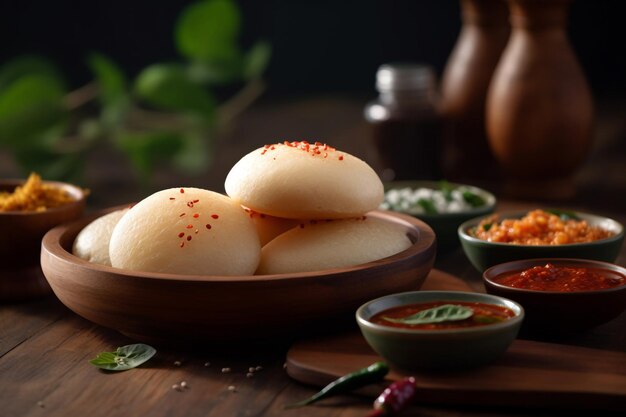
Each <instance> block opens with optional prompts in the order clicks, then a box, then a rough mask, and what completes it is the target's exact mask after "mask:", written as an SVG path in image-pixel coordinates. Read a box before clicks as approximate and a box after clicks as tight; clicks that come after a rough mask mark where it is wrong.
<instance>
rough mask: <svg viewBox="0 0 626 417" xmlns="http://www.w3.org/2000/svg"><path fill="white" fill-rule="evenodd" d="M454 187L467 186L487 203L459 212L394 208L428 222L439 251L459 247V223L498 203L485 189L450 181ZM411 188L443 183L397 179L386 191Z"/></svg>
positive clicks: (438, 187) (491, 211)
mask: <svg viewBox="0 0 626 417" xmlns="http://www.w3.org/2000/svg"><path fill="white" fill-rule="evenodd" d="M450 185H451V186H452V187H459V186H463V187H467V188H469V190H470V191H472V192H473V193H474V194H477V195H479V196H481V197H482V198H483V199H484V200H485V201H486V204H485V205H484V206H480V207H475V208H472V209H470V210H466V211H461V212H457V213H439V214H426V213H416V212H415V211H412V210H410V209H409V210H394V209H388V210H391V211H397V212H400V213H404V214H408V215H410V216H413V217H417V218H418V219H420V220H422V221H423V222H425V223H426V224H428V225H429V226H430V227H431V228H432V229H433V230H434V231H435V235H436V236H437V251H438V252H439V253H444V252H449V251H451V250H453V249H456V248H458V247H459V238H458V236H457V229H458V227H459V225H460V224H461V223H463V222H465V221H467V220H469V219H472V218H474V217H477V216H482V215H486V214H489V213H493V210H494V208H495V205H496V198H495V196H494V195H493V194H491V193H490V192H488V191H485V190H483V189H481V188H478V187H474V186H471V185H464V184H456V183H450ZM402 188H411V189H413V190H416V189H418V188H429V189H433V190H438V189H440V188H441V183H440V182H438V181H395V182H388V183H385V192H387V191H389V190H392V189H402Z"/></svg>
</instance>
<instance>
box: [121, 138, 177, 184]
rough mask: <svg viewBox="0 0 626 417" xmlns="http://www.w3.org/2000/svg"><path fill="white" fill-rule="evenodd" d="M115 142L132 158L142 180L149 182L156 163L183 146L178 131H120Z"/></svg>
mask: <svg viewBox="0 0 626 417" xmlns="http://www.w3.org/2000/svg"><path fill="white" fill-rule="evenodd" d="M115 144H116V145H117V147H118V148H119V149H120V150H122V151H123V152H124V153H125V154H126V155H127V156H128V158H129V159H130V162H131V164H132V165H133V167H134V168H135V169H136V170H137V171H138V172H139V174H140V176H141V179H142V181H144V182H147V181H148V179H149V177H150V175H151V174H152V171H153V169H154V166H155V164H156V163H157V162H158V161H160V160H165V159H169V158H171V157H172V155H175V154H177V153H178V152H179V150H180V149H181V148H182V146H183V139H182V137H181V134H180V133H176V132H127V131H126V132H120V133H119V134H118V135H117V136H116V138H115Z"/></svg>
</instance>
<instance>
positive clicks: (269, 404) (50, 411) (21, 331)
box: [0, 99, 626, 417]
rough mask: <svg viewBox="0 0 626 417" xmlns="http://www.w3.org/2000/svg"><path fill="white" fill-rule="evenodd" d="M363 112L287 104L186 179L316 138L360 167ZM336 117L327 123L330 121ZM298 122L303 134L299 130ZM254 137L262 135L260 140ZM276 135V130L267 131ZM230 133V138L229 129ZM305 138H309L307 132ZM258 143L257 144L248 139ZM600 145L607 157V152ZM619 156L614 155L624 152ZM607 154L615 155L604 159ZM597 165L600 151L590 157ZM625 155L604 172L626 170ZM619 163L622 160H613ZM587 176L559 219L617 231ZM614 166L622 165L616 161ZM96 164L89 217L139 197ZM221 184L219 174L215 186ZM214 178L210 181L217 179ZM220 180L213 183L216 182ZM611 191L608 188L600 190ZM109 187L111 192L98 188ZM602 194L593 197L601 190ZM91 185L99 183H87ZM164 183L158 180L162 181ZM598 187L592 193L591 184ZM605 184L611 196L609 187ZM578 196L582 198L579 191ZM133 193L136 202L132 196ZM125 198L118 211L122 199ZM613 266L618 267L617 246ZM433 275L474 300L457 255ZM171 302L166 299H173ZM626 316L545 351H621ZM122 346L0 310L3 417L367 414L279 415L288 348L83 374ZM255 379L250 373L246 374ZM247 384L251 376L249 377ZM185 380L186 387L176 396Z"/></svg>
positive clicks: (259, 115)
mask: <svg viewBox="0 0 626 417" xmlns="http://www.w3.org/2000/svg"><path fill="white" fill-rule="evenodd" d="M361 106H362V103H361V102H356V101H353V100H352V101H351V100H337V99H319V100H309V101H307V102H301V103H297V104H296V105H291V104H290V105H286V104H285V105H284V106H283V107H281V106H280V105H278V106H277V105H275V104H274V105H272V106H266V107H262V108H261V109H260V110H258V111H255V112H250V113H249V114H247V115H244V121H242V123H241V126H246V127H245V128H241V129H240V130H239V131H238V132H235V133H234V136H235V137H240V138H245V137H246V135H251V136H248V137H249V138H250V137H251V138H252V139H248V140H242V141H239V142H237V141H235V142H233V144H232V146H231V147H229V148H228V151H225V155H226V156H225V157H224V158H221V160H220V161H218V163H217V165H216V166H215V167H214V168H213V171H212V173H211V174H210V175H209V176H208V177H204V178H198V179H196V180H194V181H195V182H196V183H202V184H205V187H207V188H214V189H219V188H220V186H221V181H223V178H224V176H223V175H224V174H225V171H227V169H228V167H229V166H230V165H231V164H232V162H234V161H235V160H236V159H237V157H236V155H243V154H244V153H246V152H247V151H248V150H249V149H252V148H253V146H256V145H257V143H261V144H262V143H265V142H270V141H271V140H270V139H268V138H270V137H274V138H276V135H280V137H279V138H284V137H300V138H302V137H303V135H302V134H298V132H300V131H301V130H302V129H307V128H308V129H311V130H309V131H308V132H310V133H309V136H310V135H314V136H316V137H324V138H325V139H323V140H326V141H328V142H329V143H333V144H336V146H337V147H340V148H343V149H346V150H348V151H351V152H353V153H355V154H357V155H359V156H361V157H363V158H364V159H366V160H370V159H371V158H375V156H374V157H373V156H372V153H371V152H372V149H371V147H368V146H365V147H363V146H361V144H360V143H359V140H362V139H361V138H363V134H364V133H365V130H364V129H365V128H364V126H363V124H362V120H361V116H360V109H361ZM333 114H334V115H337V114H341V115H342V116H341V117H338V118H336V119H334V121H333V120H329V119H328V117H331V119H332V115H333ZM278 120H284V125H283V127H282V128H283V129H284V132H283V133H280V132H279V133H274V132H273V131H272V129H275V128H276V127H275V125H276V124H280V123H278V122H277V121H278ZM298 122H300V124H298ZM260 126H261V127H264V129H265V130H263V129H262V128H260ZM272 126H273V127H272ZM238 129H239V128H238ZM304 131H306V130H304ZM256 132H261V133H260V134H258V135H257V136H253V135H254V133H256ZM611 143H612V142H609V145H610V146H613V145H612V144H611ZM622 145H623V144H622ZM610 146H609V149H612V148H610ZM598 154H599V155H602V149H601V150H600V151H597V153H596V154H595V155H596V156H595V157H596V158H598V156H597V155H598ZM623 155H624V154H623V153H622V154H621V156H618V157H617V158H618V159H617V160H615V159H612V160H611V161H612V162H611V163H615V164H617V167H618V168H619V167H620V166H621V169H622V170H623V168H624V163H623V162H624V157H623ZM620 158H621V159H620ZM597 161H598V162H596V165H592V166H591V167H590V166H586V168H585V172H586V173H587V174H586V176H585V178H584V180H583V181H582V182H581V184H582V189H583V191H582V192H581V194H579V195H578V196H577V198H576V199H575V200H572V201H570V202H568V203H567V207H568V208H573V209H575V208H581V209H584V210H587V211H594V212H596V213H598V214H605V215H610V216H612V217H614V218H616V219H617V220H618V221H620V222H622V223H626V213H625V212H624V209H623V207H624V199H623V194H622V197H621V200H615V201H617V202H616V203H614V204H612V205H611V206H608V205H606V204H605V203H606V202H607V201H606V200H602V199H598V198H596V197H597V196H598V195H600V196H602V198H608V197H607V196H610V195H611V194H612V193H614V192H619V191H620V190H621V186H622V185H623V174H622V172H620V171H619V170H618V171H615V170H613V171H612V172H607V174H606V175H605V176H604V177H603V176H601V175H598V174H597V172H598V171H597V169H600V168H599V167H600V166H601V160H600V159H598V160H597ZM620 161H621V162H620ZM106 165H107V164H106V163H105V164H102V165H100V169H102V173H101V175H99V176H97V175H96V178H97V179H99V180H100V181H102V183H100V185H97V186H96V187H92V191H94V193H97V194H98V197H97V199H96V200H95V201H96V204H95V205H96V206H112V205H115V204H119V203H121V202H126V201H129V200H131V199H136V198H138V196H139V195H138V194H136V191H133V190H134V189H133V188H131V187H127V188H124V189H122V190H119V189H118V188H116V187H118V186H119V184H120V183H119V182H115V181H118V180H116V177H115V175H110V174H111V172H110V169H109V171H108V172H107V171H106ZM220 175H222V176H221V177H220ZM215 178H218V179H215ZM220 178H221V179H220ZM609 180H610V181H609ZM106 181H112V182H109V183H107V182H106ZM600 183H602V184H603V186H602V187H600V186H599V185H598V184H600ZM96 184H98V182H97V181H96ZM165 184H167V181H165ZM594 184H595V185H594ZM607 184H608V185H607ZM585 190H586V191H585ZM133 193H134V194H133ZM121 199H125V200H121ZM537 204H538V203H533V202H519V201H508V200H504V201H500V203H499V209H502V210H505V209H509V208H519V207H536V205H537ZM616 263H618V264H620V265H626V247H622V250H621V252H620V256H619V258H618V260H617V262H616ZM436 267H437V268H439V269H441V270H443V271H446V272H449V273H451V274H454V275H456V276H457V277H460V278H462V279H464V280H466V282H468V283H469V284H470V285H471V286H472V287H473V288H475V289H476V290H481V284H480V275H479V273H478V272H477V271H475V270H474V269H473V267H471V265H470V264H469V262H468V261H467V259H466V258H465V256H464V254H463V253H462V251H461V250H457V251H455V252H453V253H450V254H447V255H444V256H440V257H439V258H438V259H437V262H436ZM173 296H175V295H173ZM624 329H626V314H622V315H621V316H620V317H619V318H618V319H616V320H614V321H612V322H611V323H608V324H605V325H603V326H600V327H597V328H595V329H593V330H591V331H588V332H586V333H579V334H565V335H560V336H556V335H554V336H551V337H548V338H545V337H544V339H542V340H544V341H550V342H558V343H564V344H572V345H580V346H587V347H593V348H598V349H607V350H618V351H626V332H624ZM133 342H135V341H134V340H130V339H128V338H127V337H125V336H123V335H121V334H118V333H116V332H115V331H112V330H108V329H105V328H102V327H99V326H96V325H94V324H91V323H90V322H88V321H86V320H84V319H82V318H80V317H78V316H77V315H75V314H73V313H72V312H71V311H69V310H67V309H66V308H65V307H64V306H63V305H61V304H60V302H58V301H57V300H56V299H55V298H54V297H49V298H47V299H43V300H37V301H31V302H27V303H19V304H8V305H2V306H0V416H2V417H21V416H63V417H68V416H81V417H82V416H88V417H98V416H140V415H145V416H345V417H351V416H363V415H365V414H367V412H368V411H369V410H370V409H371V399H368V398H363V397H359V396H340V397H338V398H335V399H332V400H328V401H326V402H324V403H323V404H320V405H318V406H314V407H307V408H303V409H298V410H284V409H283V406H284V405H285V404H288V403H291V402H294V401H296V400H299V399H302V398H305V397H308V396H309V395H311V394H312V393H314V392H315V391H316V390H317V389H316V388H314V387H308V386H304V385H302V384H300V383H298V382H295V381H293V380H291V379H290V378H289V377H288V376H287V374H286V373H285V371H284V369H283V364H284V360H285V353H286V351H287V349H288V348H289V346H290V344H291V342H292V341H291V340H289V336H288V335H287V337H286V339H285V340H274V341H264V343H261V344H255V345H253V344H242V345H239V346H236V347H225V346H192V345H185V344H180V345H178V346H155V347H156V348H157V349H158V354H157V356H155V358H153V359H152V360H150V361H149V362H148V363H146V364H145V365H143V366H141V367H139V368H137V369H133V370H130V371H127V372H121V373H104V372H101V371H99V370H97V369H96V368H94V367H93V366H92V365H90V364H89V362H88V361H89V359H91V358H93V357H95V355H96V354H97V353H98V352H101V351H110V350H115V348H116V347H117V346H122V345H125V344H129V343H133ZM252 368H254V369H253V372H250V371H251V370H252ZM249 374H250V375H249ZM183 381H185V383H186V384H185V385H187V388H184V389H181V388H179V389H176V388H175V386H178V387H180V386H181V383H182V382H183ZM554 414H555V412H554V411H549V410H537V409H531V410H525V411H520V410H513V409H501V408H499V409H494V408H480V409H477V408H452V407H445V406H441V407H433V406H428V407H426V406H422V405H419V404H418V405H416V406H414V407H412V408H411V409H410V410H408V411H407V412H406V413H405V414H403V415H407V416H410V415H414V416H417V415H419V416H511V415H516V416H517V415H529V416H530V415H533V416H548V415H554Z"/></svg>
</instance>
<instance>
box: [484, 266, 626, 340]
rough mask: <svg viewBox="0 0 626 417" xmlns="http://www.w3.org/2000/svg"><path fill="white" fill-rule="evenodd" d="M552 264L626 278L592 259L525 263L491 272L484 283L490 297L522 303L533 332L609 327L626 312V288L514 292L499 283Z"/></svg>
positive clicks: (621, 269) (624, 270)
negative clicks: (499, 278)
mask: <svg viewBox="0 0 626 417" xmlns="http://www.w3.org/2000/svg"><path fill="white" fill-rule="evenodd" d="M547 263H550V264H552V265H555V266H564V267H571V268H597V269H600V270H604V271H607V272H608V273H614V274H615V273H616V274H620V275H623V276H626V268H624V267H622V266H619V265H615V264H611V263H607V262H598V261H593V260H588V259H560V258H543V259H524V260H521V261H513V262H506V263H503V264H499V265H496V266H493V267H491V268H489V269H487V270H486V271H485V272H484V273H483V283H484V285H485V289H486V290H487V292H488V293H489V294H494V295H499V296H501V297H506V298H509V299H511V300H514V301H517V302H518V303H520V304H521V305H522V306H523V307H524V309H525V310H526V315H527V320H526V324H525V327H528V330H530V331H549V332H555V331H561V330H568V331H569V330H582V329H587V328H591V327H594V326H598V325H600V324H603V323H606V322H608V321H610V320H612V319H614V318H616V317H617V316H619V315H620V314H622V312H623V311H624V310H626V285H621V286H618V287H613V288H608V289H603V290H588V291H574V292H561V291H538V290H528V289H524V288H514V287H509V286H506V285H503V284H501V283H499V282H497V281H496V279H497V277H499V276H501V275H508V274H512V273H517V272H521V271H524V270H526V269H529V268H532V267H534V266H543V265H545V264H547Z"/></svg>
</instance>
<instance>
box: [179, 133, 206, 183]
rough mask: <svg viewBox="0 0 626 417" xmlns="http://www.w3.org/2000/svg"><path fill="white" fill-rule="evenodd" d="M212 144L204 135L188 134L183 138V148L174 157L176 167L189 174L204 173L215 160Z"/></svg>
mask: <svg viewBox="0 0 626 417" xmlns="http://www.w3.org/2000/svg"><path fill="white" fill-rule="evenodd" d="M211 144H212V142H211V141H209V140H206V139H205V138H204V137H203V135H201V134H199V133H197V134H191V133H190V134H187V135H185V136H183V137H182V146H181V148H180V149H179V150H178V152H177V153H176V154H175V155H174V157H173V159H172V162H173V163H174V165H175V166H176V167H177V168H178V169H180V170H182V171H185V172H187V173H190V174H195V173H198V172H201V171H203V170H204V169H206V168H207V166H209V165H210V164H211V162H212V160H213V158H212V156H213V152H212V146H211Z"/></svg>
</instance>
